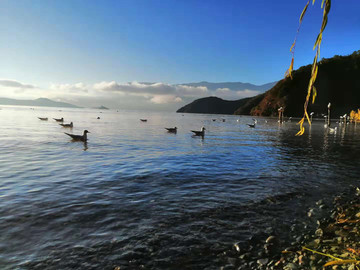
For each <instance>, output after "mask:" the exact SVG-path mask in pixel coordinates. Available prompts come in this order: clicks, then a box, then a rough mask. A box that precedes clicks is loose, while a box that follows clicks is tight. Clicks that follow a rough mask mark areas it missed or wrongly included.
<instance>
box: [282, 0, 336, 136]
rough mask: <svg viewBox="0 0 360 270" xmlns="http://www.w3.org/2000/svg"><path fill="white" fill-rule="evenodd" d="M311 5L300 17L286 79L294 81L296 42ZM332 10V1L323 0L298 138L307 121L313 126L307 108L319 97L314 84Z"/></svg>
mask: <svg viewBox="0 0 360 270" xmlns="http://www.w3.org/2000/svg"><path fill="white" fill-rule="evenodd" d="M314 3H315V0H313V1H312V4H313V5H314ZM309 4H310V0H308V1H307V3H306V5H305V7H304V9H303V11H302V12H301V15H300V19H299V27H298V30H297V32H296V36H295V40H294V42H293V44H292V45H291V48H290V52H291V54H292V58H291V63H290V67H289V69H288V70H287V72H286V77H290V78H291V79H292V71H293V68H294V55H295V46H296V40H297V37H298V34H299V31H300V27H301V24H302V21H303V19H304V16H305V14H306V11H307V9H308V7H309ZM330 8H331V0H322V3H321V9H323V19H322V23H321V28H320V32H319V34H318V36H317V38H316V41H315V44H314V48H313V49H314V50H315V57H314V61H313V64H312V68H311V77H310V81H309V84H308V89H307V95H306V99H305V103H304V115H303V117H302V118H301V120H300V121H299V123H298V124H299V125H300V130H299V132H298V133H296V136H301V135H303V134H304V132H305V127H304V122H305V119H306V120H307V121H308V123H309V125H311V121H310V118H309V114H308V112H307V108H308V105H309V101H310V97H311V95H312V100H311V102H312V103H314V102H315V98H316V96H317V91H316V88H315V86H314V83H315V81H316V77H317V73H318V59H319V58H320V45H321V41H322V36H323V32H324V30H325V28H326V25H327V22H328V14H329V12H330Z"/></svg>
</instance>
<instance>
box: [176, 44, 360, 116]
mask: <svg viewBox="0 0 360 270" xmlns="http://www.w3.org/2000/svg"><path fill="white" fill-rule="evenodd" d="M310 74H311V65H308V66H303V67H300V68H299V69H298V70H296V71H294V72H293V79H290V78H284V79H282V80H280V81H279V82H278V83H276V84H275V86H273V87H272V88H271V89H270V90H268V91H266V92H265V93H262V94H259V95H257V96H255V97H252V98H245V99H240V100H234V101H231V102H230V101H227V100H223V99H220V98H214V97H207V98H202V99H197V100H195V101H193V102H192V103H190V104H188V105H185V106H184V107H182V108H180V109H179V110H178V111H177V112H187V113H211V114H243V115H259V116H276V115H277V113H278V108H279V107H283V108H284V114H285V115H287V116H294V117H301V116H302V115H303V113H304V108H303V106H304V101H305V96H306V94H307V86H308V83H309V79H310ZM315 87H316V89H317V92H318V95H317V97H316V101H315V103H314V104H313V105H312V104H310V103H309V111H313V112H314V113H315V114H318V115H320V114H322V113H327V104H328V103H329V102H331V111H332V117H338V116H339V115H343V114H345V113H349V112H350V111H351V110H354V109H358V108H360V51H356V52H354V53H353V54H351V55H347V56H339V55H336V56H334V57H332V58H328V59H322V60H321V61H320V62H319V71H318V76H317V79H316V81H315Z"/></svg>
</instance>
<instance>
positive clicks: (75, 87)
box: [50, 82, 88, 93]
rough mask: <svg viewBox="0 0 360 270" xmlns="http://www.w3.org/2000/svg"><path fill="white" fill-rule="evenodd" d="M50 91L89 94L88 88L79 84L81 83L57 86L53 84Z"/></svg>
mask: <svg viewBox="0 0 360 270" xmlns="http://www.w3.org/2000/svg"><path fill="white" fill-rule="evenodd" d="M50 89H51V90H55V91H56V90H60V91H69V92H85V93H87V92H88V87H87V85H86V84H84V83H82V82H79V83H74V84H68V83H65V84H56V83H51V84H50Z"/></svg>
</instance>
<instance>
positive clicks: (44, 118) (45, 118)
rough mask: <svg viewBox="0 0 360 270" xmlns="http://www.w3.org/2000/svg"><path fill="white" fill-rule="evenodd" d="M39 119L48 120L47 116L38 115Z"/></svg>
mask: <svg viewBox="0 0 360 270" xmlns="http://www.w3.org/2000/svg"><path fill="white" fill-rule="evenodd" d="M38 118H39V119H40V120H42V121H47V120H48V118H47V117H38Z"/></svg>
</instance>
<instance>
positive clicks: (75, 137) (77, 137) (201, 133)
mask: <svg viewBox="0 0 360 270" xmlns="http://www.w3.org/2000/svg"><path fill="white" fill-rule="evenodd" d="M312 114H313V113H312ZM312 114H311V116H312ZM346 116H347V115H344V116H343V117H340V122H341V120H342V119H347V118H346ZM38 118H39V119H40V120H42V121H48V118H47V117H38ZM291 118H292V117H290V118H289V121H291ZM53 119H54V120H55V121H56V122H60V124H59V125H60V126H62V127H64V128H73V127H74V124H73V122H70V123H69V124H64V118H63V117H62V118H53ZM97 119H100V117H97ZM216 120H217V119H212V121H214V122H215V121H216ZM252 120H253V123H251V124H247V125H248V126H249V127H250V128H255V127H256V124H257V120H256V119H254V118H253V119H252ZM140 121H141V122H147V121H148V120H147V119H140ZM221 121H222V122H225V121H226V119H224V118H222V119H221ZM237 121H239V120H237ZM265 122H266V123H267V120H265ZM325 126H326V127H327V124H326V125H325ZM165 129H166V130H167V132H169V133H177V130H178V128H177V127H170V128H165ZM205 130H206V128H205V127H202V128H201V129H200V130H190V131H191V132H192V133H193V136H201V137H204V136H205ZM336 130H337V127H335V128H330V127H329V131H330V133H334V132H336ZM64 133H65V134H66V135H68V136H69V137H71V138H72V139H73V140H74V141H81V142H86V141H87V134H88V133H90V132H89V131H88V130H84V132H83V135H75V134H70V133H67V132H64Z"/></svg>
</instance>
